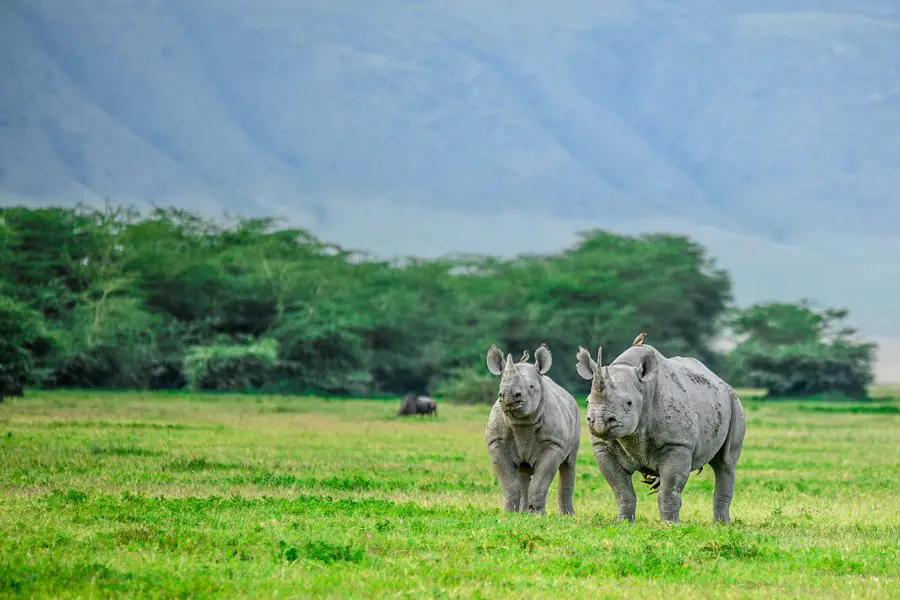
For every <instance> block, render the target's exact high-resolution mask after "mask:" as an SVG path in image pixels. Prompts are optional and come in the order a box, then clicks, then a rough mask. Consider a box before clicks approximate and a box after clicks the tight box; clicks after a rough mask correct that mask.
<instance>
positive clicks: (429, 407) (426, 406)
mask: <svg viewBox="0 0 900 600" xmlns="http://www.w3.org/2000/svg"><path fill="white" fill-rule="evenodd" d="M407 415H434V416H435V417H436V416H437V402H435V401H434V399H433V398H429V397H428V396H417V395H416V394H407V395H406V397H405V398H404V399H403V404H401V405H400V410H399V411H398V412H397V416H398V417H402V416H407Z"/></svg>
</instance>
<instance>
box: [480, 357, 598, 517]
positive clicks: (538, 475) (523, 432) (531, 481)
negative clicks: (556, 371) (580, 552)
mask: <svg viewBox="0 0 900 600" xmlns="http://www.w3.org/2000/svg"><path fill="white" fill-rule="evenodd" d="M551 363H552V356H551V354H550V349H549V348H547V346H546V345H544V344H542V345H541V347H540V348H538V349H537V350H536V351H535V353H534V364H531V363H529V362H528V353H527V351H526V353H525V354H524V355H523V356H522V359H521V361H520V362H518V363H513V360H512V355H510V354H507V355H506V362H505V363H504V361H503V353H502V352H501V351H500V349H499V348H497V346H495V345H494V346H491V348H490V350H488V353H487V366H488V369H489V370H490V372H491V373H493V374H494V375H499V376H500V390H499V394H498V396H499V397H498V398H497V401H496V402H495V403H494V407H493V409H492V410H491V415H490V417H489V418H488V423H487V427H486V428H485V440H486V441H487V447H488V452H489V453H490V455H491V461H492V463H493V469H494V474H495V475H496V476H497V479H498V480H499V481H500V485H501V487H502V488H503V508H504V510H506V511H510V512H524V511H526V510H527V511H529V512H535V513H541V514H544V513H546V510H545V506H546V501H547V490H548V489H549V487H550V483H551V482H552V481H553V477H554V476H555V475H556V472H557V471H559V490H558V493H559V512H560V513H562V514H570V515H571V514H575V507H574V504H573V501H572V495H573V493H574V490H575V461H576V459H577V458H578V445H579V443H580V441H581V419H580V417H579V414H578V404H577V403H576V402H575V398H573V397H572V395H571V394H569V393H568V392H567V391H566V390H564V389H563V388H561V387H560V386H559V385H557V384H556V383H555V382H554V381H553V380H552V379H550V377H548V376H547V372H548V371H549V370H550V365H551Z"/></svg>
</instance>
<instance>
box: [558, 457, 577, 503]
mask: <svg viewBox="0 0 900 600" xmlns="http://www.w3.org/2000/svg"><path fill="white" fill-rule="evenodd" d="M576 458H577V454H575V453H574V452H573V453H572V454H570V455H569V457H568V458H567V459H566V460H564V461H563V463H562V464H561V465H559V488H558V489H557V492H558V496H559V498H558V499H559V512H560V514H563V515H574V514H575V503H574V500H573V497H574V496H575V461H576Z"/></svg>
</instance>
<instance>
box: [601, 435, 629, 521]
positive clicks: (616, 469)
mask: <svg viewBox="0 0 900 600" xmlns="http://www.w3.org/2000/svg"><path fill="white" fill-rule="evenodd" d="M594 460H595V461H596V462H597V466H598V467H599V468H600V474H601V475H603V479H605V480H606V483H608V484H609V487H611V488H612V491H613V494H615V496H616V507H617V508H618V517H617V520H619V521H634V513H635V510H636V509H637V495H636V494H635V493H634V484H633V483H632V481H631V473H629V472H628V471H626V470H625V468H624V467H623V466H622V465H621V463H619V461H618V459H616V457H615V456H614V455H613V453H612V452H611V451H610V449H609V447H608V446H607V445H606V444H599V443H598V444H594Z"/></svg>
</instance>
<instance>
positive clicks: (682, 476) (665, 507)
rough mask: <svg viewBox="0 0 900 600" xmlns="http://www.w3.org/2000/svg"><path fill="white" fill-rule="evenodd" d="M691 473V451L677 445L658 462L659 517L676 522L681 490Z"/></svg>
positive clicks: (679, 510)
mask: <svg viewBox="0 0 900 600" xmlns="http://www.w3.org/2000/svg"><path fill="white" fill-rule="evenodd" d="M690 474H691V451H690V450H688V449H687V448H684V447H681V446H678V447H675V448H671V449H669V450H668V451H667V452H666V453H665V454H664V455H663V457H662V459H661V460H660V463H659V480H660V484H659V497H658V498H657V504H658V505H659V518H660V519H661V520H663V521H670V522H673V523H677V522H678V518H679V514H680V513H681V492H682V491H683V490H684V486H685V485H687V480H688V477H689V476H690Z"/></svg>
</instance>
